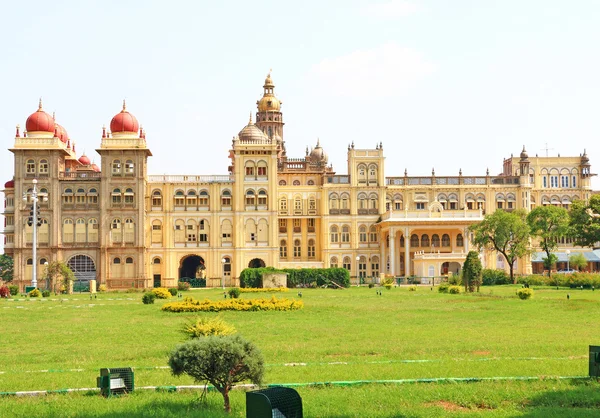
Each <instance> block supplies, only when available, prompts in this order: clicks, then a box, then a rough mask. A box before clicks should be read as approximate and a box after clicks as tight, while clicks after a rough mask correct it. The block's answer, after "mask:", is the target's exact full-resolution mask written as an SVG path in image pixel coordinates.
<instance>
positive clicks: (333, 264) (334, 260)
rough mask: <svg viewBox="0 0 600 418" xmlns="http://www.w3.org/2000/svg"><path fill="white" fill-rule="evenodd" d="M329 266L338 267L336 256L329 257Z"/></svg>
mask: <svg viewBox="0 0 600 418" xmlns="http://www.w3.org/2000/svg"><path fill="white" fill-rule="evenodd" d="M329 267H331V268H335V269H336V268H338V258H337V257H331V259H330V260H329Z"/></svg>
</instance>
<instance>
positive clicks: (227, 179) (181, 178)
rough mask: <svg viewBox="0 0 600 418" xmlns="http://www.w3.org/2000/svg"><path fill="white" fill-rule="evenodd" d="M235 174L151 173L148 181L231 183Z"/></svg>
mask: <svg viewBox="0 0 600 418" xmlns="http://www.w3.org/2000/svg"><path fill="white" fill-rule="evenodd" d="M234 181H235V176H219V175H216V176H185V175H152V176H148V183H233V182H234Z"/></svg>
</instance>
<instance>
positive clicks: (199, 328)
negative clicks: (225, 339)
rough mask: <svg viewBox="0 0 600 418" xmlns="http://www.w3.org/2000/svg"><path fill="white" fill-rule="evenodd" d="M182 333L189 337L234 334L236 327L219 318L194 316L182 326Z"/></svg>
mask: <svg viewBox="0 0 600 418" xmlns="http://www.w3.org/2000/svg"><path fill="white" fill-rule="evenodd" d="M182 331H183V333H184V334H185V335H187V336H188V337H189V338H200V337H210V336H211V335H215V336H224V335H231V334H235V332H236V329H235V327H234V326H233V325H229V324H228V323H227V322H225V321H223V320H222V319H221V318H210V319H207V318H196V319H195V320H191V321H190V322H188V323H187V324H185V325H184V326H183V329H182Z"/></svg>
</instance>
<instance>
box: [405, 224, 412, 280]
mask: <svg viewBox="0 0 600 418" xmlns="http://www.w3.org/2000/svg"><path fill="white" fill-rule="evenodd" d="M410 273H411V272H410V231H409V230H408V228H404V275H405V276H406V277H408V276H410Z"/></svg>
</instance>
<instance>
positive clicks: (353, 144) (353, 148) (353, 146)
mask: <svg viewBox="0 0 600 418" xmlns="http://www.w3.org/2000/svg"><path fill="white" fill-rule="evenodd" d="M352 149H354V141H352Z"/></svg>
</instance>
